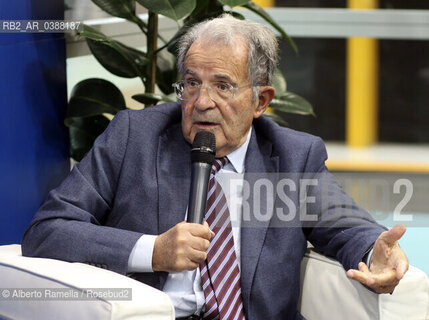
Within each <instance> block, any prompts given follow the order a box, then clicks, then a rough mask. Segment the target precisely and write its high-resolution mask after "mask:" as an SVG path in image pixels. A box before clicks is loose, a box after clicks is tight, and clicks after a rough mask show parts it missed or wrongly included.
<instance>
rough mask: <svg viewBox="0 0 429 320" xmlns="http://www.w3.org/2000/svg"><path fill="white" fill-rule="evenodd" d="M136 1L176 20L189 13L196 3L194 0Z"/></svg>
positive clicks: (150, 9)
mask: <svg viewBox="0 0 429 320" xmlns="http://www.w3.org/2000/svg"><path fill="white" fill-rule="evenodd" d="M137 2H138V3H140V4H141V5H142V6H143V7H145V8H146V9H148V10H149V11H152V12H155V13H158V14H162V15H164V16H166V17H168V18H170V19H173V20H176V21H178V20H180V19H183V18H184V17H186V16H187V15H189V14H190V13H191V12H192V11H193V10H194V9H195V6H196V4H197V1H196V0H185V1H184V0H137Z"/></svg>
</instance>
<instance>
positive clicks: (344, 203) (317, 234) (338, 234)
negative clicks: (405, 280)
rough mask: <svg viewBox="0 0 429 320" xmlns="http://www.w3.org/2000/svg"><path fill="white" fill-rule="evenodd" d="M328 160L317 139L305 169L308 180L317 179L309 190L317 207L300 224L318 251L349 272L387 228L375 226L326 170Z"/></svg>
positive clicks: (312, 206) (314, 206)
mask: <svg viewBox="0 0 429 320" xmlns="http://www.w3.org/2000/svg"><path fill="white" fill-rule="evenodd" d="M326 159H327V153H326V149H325V145H324V143H323V142H322V140H321V139H320V138H316V139H315V140H314V142H313V143H312V145H311V147H310V150H309V153H308V158H307V163H306V169H305V172H309V173H311V174H308V176H307V177H311V178H312V179H314V181H313V182H312V187H311V188H309V189H308V192H309V195H310V196H311V197H314V198H311V199H312V200H313V202H314V203H311V204H308V205H307V207H306V208H307V210H306V214H307V216H306V217H301V221H303V225H304V227H305V228H304V230H305V233H306V234H307V239H308V240H309V241H310V242H311V243H312V244H313V245H314V246H315V248H316V249H317V250H319V251H321V252H322V253H323V254H325V255H327V256H331V257H335V258H336V259H337V260H338V261H340V262H341V263H342V265H343V266H344V268H345V269H346V270H347V269H350V268H354V269H357V268H358V264H359V262H361V261H362V259H363V257H364V256H365V254H366V253H367V252H368V251H369V250H370V248H371V247H372V246H373V244H374V242H375V241H376V239H377V238H378V236H379V235H380V234H381V233H382V232H383V231H385V230H386V228H385V227H383V226H381V225H379V224H378V223H376V222H375V221H374V220H373V218H372V217H371V215H370V214H369V213H368V212H366V211H365V210H364V209H362V208H361V207H359V206H358V205H357V204H356V203H355V202H354V201H353V199H352V198H351V197H350V196H349V195H347V194H346V193H345V192H344V190H343V189H342V187H341V186H340V185H339V184H338V182H337V181H336V180H335V178H334V176H333V175H332V174H331V173H330V172H329V170H328V169H327V168H326V166H325V160H326ZM306 175H307V174H306ZM307 199H309V198H307ZM313 217H317V219H314V218H313Z"/></svg>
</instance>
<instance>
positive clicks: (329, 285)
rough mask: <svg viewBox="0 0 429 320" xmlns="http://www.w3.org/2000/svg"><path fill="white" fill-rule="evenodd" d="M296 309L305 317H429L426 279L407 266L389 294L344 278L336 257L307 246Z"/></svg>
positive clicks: (391, 319)
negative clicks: (377, 291)
mask: <svg viewBox="0 0 429 320" xmlns="http://www.w3.org/2000/svg"><path fill="white" fill-rule="evenodd" d="M299 310H300V312H301V313H302V314H303V315H304V317H306V318H307V319H308V320H315V319H317V320H324V319H326V320H336V319H338V320H340V319H354V320H364V319H365V320H377V319H380V320H396V319H397V320H400V319H407V320H421V319H429V318H428V316H429V281H428V278H427V276H426V274H425V273H424V272H423V271H421V270H419V269H417V268H415V267H413V266H410V268H409V270H408V272H407V273H406V274H405V276H404V278H403V279H402V280H401V281H400V283H399V285H398V286H397V287H396V289H395V291H394V292H393V294H391V295H389V294H376V293H374V292H371V291H369V290H368V289H366V288H365V287H364V286H363V285H361V284H360V283H358V282H356V281H353V280H350V279H348V278H347V276H346V274H345V270H344V268H343V267H342V265H341V264H340V263H339V262H338V261H336V260H333V259H330V258H327V257H325V256H323V255H321V254H319V253H317V252H315V251H314V250H313V249H307V252H306V254H305V257H304V259H303V261H302V264H301V296H300V301H299Z"/></svg>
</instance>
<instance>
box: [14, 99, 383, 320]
mask: <svg viewBox="0 0 429 320" xmlns="http://www.w3.org/2000/svg"><path fill="white" fill-rule="evenodd" d="M180 121H181V110H180V105H179V104H177V103H170V104H165V105H161V106H156V107H152V108H148V109H145V110H143V111H123V112H120V113H119V114H117V115H116V117H115V118H114V119H113V121H112V122H111V124H110V126H109V127H108V129H107V130H106V131H105V132H104V133H103V134H102V135H101V136H100V137H99V138H98V139H97V140H96V142H95V144H94V147H93V149H92V150H91V151H90V152H89V154H88V155H87V156H86V157H85V159H83V160H82V161H81V162H80V163H79V164H77V165H76V166H75V167H74V168H73V170H72V172H71V173H70V175H69V177H68V178H67V179H66V180H65V181H64V182H63V183H62V184H61V186H59V187H58V188H57V189H54V190H53V191H51V192H50V194H49V196H48V199H47V200H46V201H45V203H44V204H43V205H42V207H41V208H40V210H39V211H38V212H37V213H36V215H35V217H34V219H33V221H32V223H31V225H30V226H29V228H28V229H27V231H26V232H25V234H24V236H23V240H22V250H23V254H24V255H27V256H40V257H48V258H55V259H61V260H66V261H77V262H86V263H90V264H93V265H97V266H100V267H104V268H107V269H110V270H113V271H116V272H119V273H122V274H127V266H128V257H129V254H130V252H131V250H132V248H133V247H134V245H135V243H136V241H137V240H138V239H139V238H140V236H141V235H142V234H152V235H155V234H161V233H162V232H165V231H166V230H168V229H169V228H171V227H173V226H174V225H176V224H177V223H178V222H180V221H183V220H184V216H185V212H186V208H187V204H188V197H189V186H190V176H191V172H190V171H191V159H190V147H191V146H190V145H189V144H188V143H187V142H186V141H185V139H184V137H183V135H182V131H181V125H180ZM326 158H327V155H326V151H325V147H324V145H323V142H322V141H321V140H320V139H319V138H317V137H314V136H311V135H308V134H304V133H300V132H296V131H293V130H290V129H287V128H282V127H279V126H278V125H276V124H275V123H273V122H272V121H270V120H268V119H265V118H263V117H262V118H260V119H257V120H255V121H254V130H253V132H252V136H251V139H250V143H249V147H248V151H247V154H246V158H245V171H246V175H247V177H249V180H252V179H253V175H252V173H259V174H262V175H263V174H266V173H269V174H270V178H272V176H273V175H274V176H275V175H276V174H279V173H283V172H287V173H291V172H292V173H298V174H300V173H303V172H305V173H323V174H324V176H325V177H327V181H329V192H330V194H333V193H334V194H336V195H337V196H336V197H335V201H334V202H329V203H328V204H326V203H318V204H317V205H316V204H315V205H314V206H313V208H310V207H309V208H310V209H309V210H311V211H312V212H313V213H315V214H316V215H318V217H320V218H321V217H328V218H327V219H324V220H325V222H323V223H322V222H312V223H310V224H308V225H302V224H301V222H300V221H299V216H298V217H295V218H294V219H293V220H292V221H290V222H288V223H283V222H281V221H280V220H279V219H278V218H276V217H275V215H273V218H272V219H264V220H263V221H258V219H250V221H247V222H246V221H243V222H242V230H241V286H242V295H243V304H244V309H245V314H246V317H247V319H301V318H302V316H301V315H300V314H299V313H298V312H297V303H298V297H299V285H300V282H299V281H300V280H299V279H300V262H301V259H302V257H303V254H304V252H305V249H306V244H307V240H309V241H311V242H312V243H313V245H314V246H315V247H316V248H317V249H319V250H320V251H322V252H323V253H325V254H326V255H329V256H333V257H336V258H337V259H338V260H339V261H340V262H341V263H342V264H343V265H344V267H345V268H350V267H353V268H356V267H357V264H358V263H359V262H360V261H361V259H362V257H363V256H364V254H365V252H366V251H367V250H368V248H369V247H370V246H371V245H372V244H373V243H374V241H375V239H376V238H377V237H378V235H379V234H380V233H381V232H382V231H384V229H383V228H382V227H381V226H379V225H377V224H375V223H374V222H373V221H372V219H371V218H370V217H369V215H368V214H367V213H366V212H364V211H363V210H361V209H360V208H358V207H357V206H356V205H355V204H354V203H353V202H352V201H351V199H350V198H349V197H348V196H347V195H346V194H345V193H344V192H342V190H341V188H340V187H339V186H338V185H337V184H336V182H335V181H334V180H333V179H332V176H331V175H330V174H329V173H328V171H327V169H326V167H325V164H324V162H325V160H326ZM319 191H320V190H318V189H317V188H316V187H315V188H314V190H313V194H319V193H318V192H319ZM258 196H259V194H258ZM252 198H253V191H252V192H251V195H250V197H249V199H250V201H249V203H250V204H251V206H252V203H253V201H251V199H252ZM288 198H289V199H290V200H291V201H292V202H293V203H294V205H296V206H297V207H299V205H300V203H299V196H298V193H292V192H291V193H290V194H289V196H288ZM274 201H275V203H276V207H278V206H283V207H285V208H286V205H285V203H284V201H283V202H282V201H280V199H279V198H278V197H274ZM263 206H264V204H263ZM263 209H264V210H266V209H267V208H263ZM339 209H340V210H339ZM320 220H323V219H320ZM326 221H329V223H327V222H326ZM282 223H283V224H282ZM129 276H131V277H133V278H136V279H138V280H140V281H142V282H145V283H147V284H149V285H152V286H154V287H156V288H159V289H162V287H163V285H164V282H165V280H166V277H167V273H165V272H155V273H135V274H129Z"/></svg>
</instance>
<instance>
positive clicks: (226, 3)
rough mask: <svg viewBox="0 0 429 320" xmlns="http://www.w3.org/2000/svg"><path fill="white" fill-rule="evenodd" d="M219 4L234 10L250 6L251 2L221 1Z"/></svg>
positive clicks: (248, 0)
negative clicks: (246, 5)
mask: <svg viewBox="0 0 429 320" xmlns="http://www.w3.org/2000/svg"><path fill="white" fill-rule="evenodd" d="M219 2H220V3H222V4H223V5H225V6H229V7H231V8H234V7H237V6H243V5H245V4H248V3H249V2H250V0H219Z"/></svg>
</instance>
